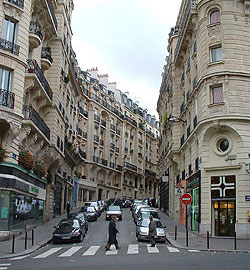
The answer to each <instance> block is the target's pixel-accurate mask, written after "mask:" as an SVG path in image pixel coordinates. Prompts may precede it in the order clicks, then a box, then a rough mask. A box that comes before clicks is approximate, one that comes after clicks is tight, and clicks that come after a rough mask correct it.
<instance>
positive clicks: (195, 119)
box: [193, 115, 198, 129]
mask: <svg viewBox="0 0 250 270" xmlns="http://www.w3.org/2000/svg"><path fill="white" fill-rule="evenodd" d="M193 122H194V129H195V128H196V127H197V124H198V119H197V115H196V116H195V117H194V120H193Z"/></svg>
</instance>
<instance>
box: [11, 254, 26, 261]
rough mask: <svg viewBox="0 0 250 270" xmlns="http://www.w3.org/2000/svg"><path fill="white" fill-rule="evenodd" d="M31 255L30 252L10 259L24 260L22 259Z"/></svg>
mask: <svg viewBox="0 0 250 270" xmlns="http://www.w3.org/2000/svg"><path fill="white" fill-rule="evenodd" d="M29 256H30V254H29V255H24V256H19V257H15V258H11V259H10V261H16V260H22V259H24V258H27V257H29Z"/></svg>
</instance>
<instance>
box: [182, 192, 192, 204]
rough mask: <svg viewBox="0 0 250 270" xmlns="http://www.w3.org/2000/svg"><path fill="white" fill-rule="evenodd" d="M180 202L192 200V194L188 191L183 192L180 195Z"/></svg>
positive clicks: (186, 202) (184, 202)
mask: <svg viewBox="0 0 250 270" xmlns="http://www.w3.org/2000/svg"><path fill="white" fill-rule="evenodd" d="M181 202H182V203H183V204H190V203H191V202H192V196H191V195H190V194H189V193H184V194H183V195H182V196H181Z"/></svg>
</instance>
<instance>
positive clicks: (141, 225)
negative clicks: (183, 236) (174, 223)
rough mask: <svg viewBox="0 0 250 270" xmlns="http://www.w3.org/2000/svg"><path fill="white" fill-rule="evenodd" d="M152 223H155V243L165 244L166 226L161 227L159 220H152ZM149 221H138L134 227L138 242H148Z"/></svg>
mask: <svg viewBox="0 0 250 270" xmlns="http://www.w3.org/2000/svg"><path fill="white" fill-rule="evenodd" d="M154 221H155V223H156V236H155V241H157V242H165V241H166V232H165V228H166V226H162V224H161V222H160V220H159V219H156V218H154ZM149 222H150V220H149V219H142V220H141V221H139V222H138V223H137V225H136V237H137V240H138V241H141V240H146V241H147V240H149V237H148V232H149V228H148V226H149Z"/></svg>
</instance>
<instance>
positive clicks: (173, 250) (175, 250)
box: [167, 247, 180, 252]
mask: <svg viewBox="0 0 250 270" xmlns="http://www.w3.org/2000/svg"><path fill="white" fill-rule="evenodd" d="M167 248H168V251H169V252H180V250H179V249H178V248H174V247H167Z"/></svg>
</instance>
